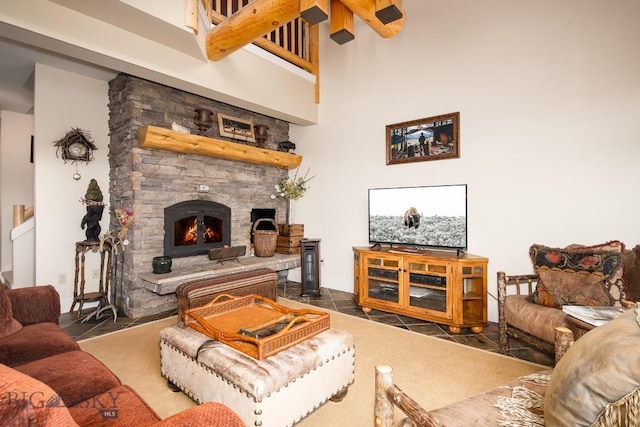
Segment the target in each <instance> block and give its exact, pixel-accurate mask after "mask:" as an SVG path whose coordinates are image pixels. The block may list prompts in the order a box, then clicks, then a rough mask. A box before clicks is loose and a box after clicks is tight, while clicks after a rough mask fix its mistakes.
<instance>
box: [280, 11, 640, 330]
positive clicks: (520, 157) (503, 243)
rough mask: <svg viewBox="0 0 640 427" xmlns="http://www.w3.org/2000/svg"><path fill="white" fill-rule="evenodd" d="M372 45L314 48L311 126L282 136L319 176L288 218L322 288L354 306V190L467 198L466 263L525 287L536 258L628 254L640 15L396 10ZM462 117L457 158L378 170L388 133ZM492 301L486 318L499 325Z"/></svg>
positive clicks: (492, 284) (359, 235)
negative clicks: (453, 193)
mask: <svg viewBox="0 0 640 427" xmlns="http://www.w3.org/2000/svg"><path fill="white" fill-rule="evenodd" d="M404 6H405V9H406V13H407V19H406V24H405V27H404V29H403V30H402V32H401V33H400V34H399V35H398V36H396V37H394V38H392V39H382V38H380V37H379V36H377V35H376V34H375V33H374V32H373V31H371V30H370V29H369V28H368V27H366V26H365V25H363V24H362V22H360V21H359V20H358V19H356V38H355V40H354V41H352V42H350V43H348V44H345V45H343V46H338V45H336V44H335V43H326V42H324V41H325V39H328V36H327V34H326V27H323V31H324V32H323V33H321V40H322V41H323V43H322V44H321V46H322V50H321V58H322V60H321V77H320V81H321V82H322V85H321V103H320V106H319V123H318V124H317V125H315V126H311V127H299V126H293V127H292V130H291V140H292V141H293V142H295V143H296V144H297V147H298V150H297V152H298V154H301V155H303V156H304V161H303V166H302V167H303V168H304V169H306V168H307V167H311V171H312V173H313V174H315V175H317V177H316V178H315V179H314V180H313V181H312V183H311V189H310V190H309V191H308V193H307V195H305V197H303V198H302V199H301V200H299V201H297V203H296V222H302V223H304V224H305V235H306V236H308V237H319V238H322V257H323V259H324V267H323V271H322V285H323V286H325V287H328V288H333V289H340V290H344V291H349V292H352V291H353V264H352V262H353V261H352V260H353V257H352V253H351V248H352V246H354V245H366V244H367V243H368V238H367V189H368V188H371V187H386V186H409V185H434V184H455V183H466V184H468V186H469V187H468V199H469V206H468V217H469V230H468V231H469V248H468V250H469V252H471V253H474V254H478V255H483V256H486V257H488V258H489V260H490V262H489V266H490V269H489V288H490V293H491V294H493V295H495V288H496V279H495V276H496V271H498V270H505V271H507V273H511V274H524V273H531V272H533V271H532V268H531V262H530V260H529V258H528V249H529V247H530V245H531V244H533V243H541V244H547V245H552V246H555V245H559V246H564V245H567V244H571V243H575V242H579V243H585V244H589V243H593V244H595V243H599V242H603V241H606V240H611V239H620V240H622V241H623V242H625V243H626V244H627V246H631V247H632V246H634V245H635V244H637V243H640V228H639V227H638V226H637V212H638V211H639V208H640V199H639V198H638V197H637V183H638V182H639V179H640V169H639V168H638V161H639V160H640V144H639V142H638V139H639V137H640V120H638V117H640V79H639V78H638V70H639V69H640V51H639V50H638V46H640V26H638V25H637V19H638V17H639V16H640V3H639V2H637V1H634V0H620V1H616V2H615V6H614V5H613V4H612V3H610V2H602V1H600V0H564V1H562V2H557V1H552V0H543V1H538V2H513V1H509V0H491V1H484V2H477V1H473V0H457V1H453V2H452V1H429V2H423V1H406V2H404ZM454 111H459V112H460V122H461V129H460V135H461V145H460V152H461V155H460V158H459V159H450V160H439V161H429V162H418V163H412V164H405V165H392V166H386V165H385V125H388V124H392V123H398V122H403V121H408V120H413V119H420V118H424V117H429V116H435V115H439V114H444V113H450V112H454ZM496 307H497V306H496V304H495V300H493V299H491V298H490V303H489V311H490V319H491V320H494V321H495V320H496V319H497V314H496V313H497V308H496Z"/></svg>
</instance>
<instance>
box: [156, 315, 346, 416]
mask: <svg viewBox="0 0 640 427" xmlns="http://www.w3.org/2000/svg"><path fill="white" fill-rule="evenodd" d="M354 362H355V348H354V346H353V336H352V335H351V334H349V333H348V332H344V331H340V330H337V329H329V330H326V331H324V332H321V333H320V334H318V335H315V336H313V337H311V338H309V339H308V340H305V341H303V342H301V343H300V344H297V345H295V346H293V347H290V348H288V349H286V350H283V351H281V352H279V353H277V354H275V355H273V356H270V357H268V358H266V359H264V360H257V359H255V358H253V357H251V356H249V355H246V354H244V353H242V352H239V351H237V350H235V349H233V348H231V347H229V346H227V345H225V344H222V343H220V342H218V341H215V340H213V339H211V338H209V337H207V336H205V335H203V334H201V333H199V332H198V331H196V330H194V329H192V328H189V327H186V326H184V325H183V324H182V323H178V324H176V325H173V326H170V327H168V328H165V329H163V330H162V331H161V332H160V366H161V372H162V375H163V376H164V377H166V378H167V379H168V380H169V381H170V382H171V383H173V384H174V385H175V386H177V387H178V388H179V389H180V390H182V391H183V392H184V393H186V394H187V395H188V396H190V397H191V398H192V399H193V400H195V401H196V402H198V403H203V402H220V403H224V404H225V405H227V406H228V407H230V408H231V409H233V410H234V411H235V412H236V413H237V414H238V415H240V417H241V418H242V419H243V420H244V422H245V423H246V424H247V425H248V426H264V427H272V426H274V427H280V426H291V425H293V424H294V423H296V422H298V421H299V420H301V419H302V418H304V417H305V416H306V415H308V414H309V413H311V412H312V411H313V410H315V409H316V408H318V407H319V406H320V405H321V404H323V403H324V402H326V401H327V400H329V399H332V400H335V401H339V400H341V399H342V398H343V397H344V395H345V394H346V391H347V387H348V386H349V385H350V384H351V383H352V382H353V380H354Z"/></svg>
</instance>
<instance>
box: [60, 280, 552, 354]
mask: <svg viewBox="0 0 640 427" xmlns="http://www.w3.org/2000/svg"><path fill="white" fill-rule="evenodd" d="M285 290H286V293H285ZM278 295H279V296H281V297H285V298H288V299H291V300H295V301H299V302H304V303H307V304H310V305H314V306H316V307H318V308H322V309H326V310H333V311H338V312H340V313H344V314H348V315H351V316H357V317H361V318H363V319H369V320H372V321H374V322H380V323H386V324H388V325H393V326H396V327H398V328H402V329H407V330H410V331H414V332H418V333H421V334H425V335H429V336H432V337H437V338H441V339H446V340H450V341H454V342H457V343H459V344H464V345H468V346H472V347H476V348H480V349H483V350H487V351H492V352H496V353H497V352H498V326H497V324H495V323H490V324H489V325H488V326H487V327H486V328H484V330H483V331H482V333H480V334H474V333H472V332H471V331H470V330H465V329H463V330H462V332H461V333H459V334H452V333H450V332H449V329H448V327H447V326H446V325H439V324H436V323H431V322H427V321H423V320H419V319H414V318H411V317H407V316H401V315H396V314H391V313H386V312H383V311H378V310H371V312H369V313H364V312H363V311H362V309H360V307H359V306H358V305H357V304H356V303H355V301H354V298H353V294H352V293H349V292H343V291H336V290H332V289H326V288H323V289H322V292H321V295H320V296H319V297H301V296H300V284H299V283H295V282H288V283H287V285H286V289H285V286H283V285H280V286H279V287H278ZM90 311H91V310H88V309H85V310H84V312H85V313H89V312H90ZM174 314H176V312H170V313H161V314H157V315H153V316H146V317H142V318H137V319H131V318H127V317H118V319H117V320H116V321H115V322H114V321H113V317H112V316H111V314H110V312H109V313H107V314H105V315H104V316H103V317H102V318H101V319H99V320H96V319H95V318H93V317H92V318H90V319H89V320H87V321H85V322H84V323H83V322H82V318H80V319H78V318H77V317H76V313H75V312H73V313H63V314H62V316H61V317H60V325H61V326H62V327H63V328H64V329H65V330H66V331H67V332H68V333H69V334H70V335H71V336H72V337H74V338H75V339H76V340H81V339H86V338H90V337H94V336H98V335H102V334H105V333H109V332H114V331H118V330H121V329H126V328H128V327H131V326H135V325H140V324H142V323H145V322H149V321H153V320H157V319H161V318H164V317H167V316H170V315H174ZM510 346H511V352H512V355H513V356H514V357H517V358H519V359H523V360H528V361H530V362H535V363H539V364H542V365H547V366H552V365H553V355H550V354H547V353H542V352H540V351H538V350H536V349H534V348H531V347H530V346H528V345H527V344H525V343H519V342H518V341H516V340H513V339H511V340H510Z"/></svg>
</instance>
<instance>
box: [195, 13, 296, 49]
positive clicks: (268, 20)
mask: <svg viewBox="0 0 640 427" xmlns="http://www.w3.org/2000/svg"><path fill="white" fill-rule="evenodd" d="M299 12H300V0H255V1H254V2H252V3H250V4H248V5H247V6H246V7H244V8H242V9H240V10H238V11H237V12H236V13H234V14H233V15H231V16H230V17H229V18H227V19H225V20H224V21H222V22H220V23H219V24H218V25H217V26H216V27H215V28H213V29H211V31H209V33H208V34H207V38H206V43H205V44H206V49H207V57H208V58H209V59H210V60H211V61H218V60H220V59H222V58H224V57H225V56H227V55H229V54H230V53H232V52H235V51H236V50H238V49H240V48H241V47H243V46H245V45H247V44H249V43H251V42H253V41H254V40H255V39H257V38H258V37H262V36H264V35H265V34H267V33H269V32H271V31H273V30H275V29H276V28H278V27H280V26H281V25H284V24H286V23H287V22H289V21H291V20H293V19H294V18H296V17H297V16H298V14H299Z"/></svg>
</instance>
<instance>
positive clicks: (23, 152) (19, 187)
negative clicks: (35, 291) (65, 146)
mask: <svg viewBox="0 0 640 427" xmlns="http://www.w3.org/2000/svg"><path fill="white" fill-rule="evenodd" d="M31 135H33V116H32V115H31V114H20V113H14V112H12V111H0V218H1V221H2V223H1V225H0V230H2V237H1V238H2V243H1V244H0V254H1V258H2V271H10V270H11V269H12V261H13V256H12V250H11V249H12V244H11V237H10V233H11V229H12V228H13V205H24V206H25V207H31V206H33V170H34V167H33V163H31V162H30V154H31Z"/></svg>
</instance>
